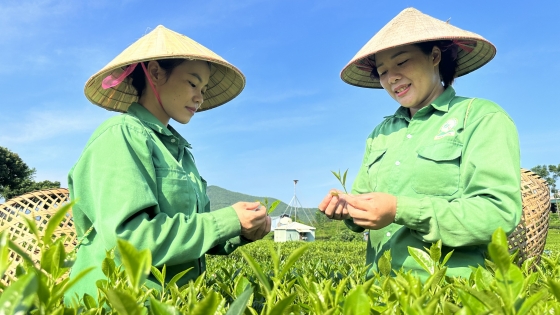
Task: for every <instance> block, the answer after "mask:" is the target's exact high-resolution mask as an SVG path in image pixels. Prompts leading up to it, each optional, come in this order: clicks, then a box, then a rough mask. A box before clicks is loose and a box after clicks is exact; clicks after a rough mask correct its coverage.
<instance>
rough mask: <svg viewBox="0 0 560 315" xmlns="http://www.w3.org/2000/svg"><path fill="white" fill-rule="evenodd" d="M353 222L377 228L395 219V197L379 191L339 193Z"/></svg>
mask: <svg viewBox="0 0 560 315" xmlns="http://www.w3.org/2000/svg"><path fill="white" fill-rule="evenodd" d="M340 199H341V202H344V203H345V206H346V210H347V211H348V213H349V216H350V217H351V218H352V219H354V223H355V224H356V225H358V226H361V227H363V228H366V229H372V230H378V229H381V228H384V227H386V226H388V225H389V224H391V223H393V222H394V221H395V215H396V212H397V197H395V196H393V195H390V194H386V193H379V192H372V193H367V194H361V195H341V196H340Z"/></svg>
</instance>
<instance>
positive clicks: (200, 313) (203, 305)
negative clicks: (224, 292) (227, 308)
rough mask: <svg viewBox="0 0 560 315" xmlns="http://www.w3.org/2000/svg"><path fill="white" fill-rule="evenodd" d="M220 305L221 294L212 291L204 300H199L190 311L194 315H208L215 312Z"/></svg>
mask: <svg viewBox="0 0 560 315" xmlns="http://www.w3.org/2000/svg"><path fill="white" fill-rule="evenodd" d="M218 306H220V296H219V295H218V293H216V292H214V291H211V292H210V293H208V295H207V296H206V297H204V298H203V299H202V301H200V302H198V303H197V304H196V306H195V307H194V309H193V310H192V311H191V312H190V313H189V314H192V315H208V314H215V313H216V310H217V309H218Z"/></svg>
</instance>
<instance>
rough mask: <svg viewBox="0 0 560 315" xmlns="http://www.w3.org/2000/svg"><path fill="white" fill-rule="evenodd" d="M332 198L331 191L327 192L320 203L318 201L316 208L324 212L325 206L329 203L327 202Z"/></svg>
mask: <svg viewBox="0 0 560 315" xmlns="http://www.w3.org/2000/svg"><path fill="white" fill-rule="evenodd" d="M332 198H333V195H331V193H330V192H329V193H328V194H327V195H326V196H325V198H323V200H322V201H321V203H319V206H317V208H319V210H320V211H321V212H325V209H326V208H327V206H328V205H329V203H330V202H331V200H332Z"/></svg>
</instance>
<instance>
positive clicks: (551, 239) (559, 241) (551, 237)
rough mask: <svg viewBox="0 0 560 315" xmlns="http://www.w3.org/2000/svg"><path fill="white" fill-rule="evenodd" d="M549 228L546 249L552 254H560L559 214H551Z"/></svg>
mask: <svg viewBox="0 0 560 315" xmlns="http://www.w3.org/2000/svg"><path fill="white" fill-rule="evenodd" d="M548 227H549V229H548V235H547V237H546V244H545V246H544V249H545V250H549V251H551V252H552V253H560V217H559V216H558V213H550V221H549V223H548Z"/></svg>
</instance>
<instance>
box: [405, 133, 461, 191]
mask: <svg viewBox="0 0 560 315" xmlns="http://www.w3.org/2000/svg"><path fill="white" fill-rule="evenodd" d="M462 149H463V146H462V145H461V144H459V143H452V142H447V143H446V142H443V143H438V144H435V145H430V146H426V147H421V148H419V149H418V150H417V153H418V158H417V159H416V162H415V166H414V174H413V176H412V189H414V191H415V192H417V193H419V194H425V195H431V196H451V195H453V194H454V193H456V192H457V190H459V179H460V168H459V165H460V162H461V151H462Z"/></svg>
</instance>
